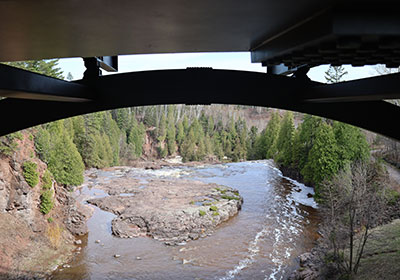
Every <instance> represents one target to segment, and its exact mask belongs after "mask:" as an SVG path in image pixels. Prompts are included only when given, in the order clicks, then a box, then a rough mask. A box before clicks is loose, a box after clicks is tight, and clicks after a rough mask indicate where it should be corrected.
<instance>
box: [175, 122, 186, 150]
mask: <svg viewBox="0 0 400 280" xmlns="http://www.w3.org/2000/svg"><path fill="white" fill-rule="evenodd" d="M184 139H185V130H184V128H183V123H182V121H179V122H178V125H177V133H176V142H178V146H179V147H180V146H181V145H182V142H183V140H184Z"/></svg>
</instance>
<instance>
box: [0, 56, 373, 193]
mask: <svg viewBox="0 0 400 280" xmlns="http://www.w3.org/2000/svg"><path fill="white" fill-rule="evenodd" d="M10 64H11V65H13V66H16V67H20V68H24V69H27V70H30V71H34V72H38V73H42V74H45V75H48V76H52V77H57V78H63V73H62V72H61V70H60V69H59V68H58V67H57V60H48V61H28V62H14V63H10ZM339 70H340V69H339ZM344 74H345V73H341V72H340V71H339V72H338V69H337V70H336V72H335V75H333V74H332V73H328V72H327V76H328V77H332V79H333V80H328V82H337V81H338V80H340V79H341V78H342V76H343V75H344ZM68 76H69V77H70V76H71V75H70V74H69V75H68ZM70 79H71V77H70ZM295 114H296V118H295V115H294V113H292V112H285V113H283V112H282V111H279V110H273V109H267V108H254V107H246V106H233V105H211V106H201V105H198V106H186V105H168V106H167V105H161V106H146V107H135V108H121V109H116V110H112V111H104V112H97V113H92V114H87V115H83V116H77V117H73V118H69V119H65V120H59V121H56V122H53V123H48V124H44V125H41V126H38V127H36V128H34V129H32V135H33V137H34V140H35V147H36V151H37V154H38V156H39V157H40V159H42V160H43V161H44V162H46V163H47V164H48V167H49V170H50V171H51V173H52V174H53V176H54V178H55V179H56V180H57V182H59V183H61V184H66V185H79V184H80V183H81V182H82V180H83V176H82V174H83V170H84V168H85V167H86V168H91V167H95V168H103V167H108V166H115V165H120V164H129V162H130V161H132V160H137V159H140V158H142V159H148V158H149V157H155V158H165V157H169V156H176V155H180V156H182V159H183V161H203V160H219V161H241V160H253V159H266V158H273V159H274V160H275V161H276V162H277V163H278V164H279V165H280V166H281V167H282V168H289V169H291V170H295V171H296V172H297V174H298V175H301V177H302V178H303V179H304V181H305V182H306V183H308V184H311V185H314V186H315V187H316V188H317V194H318V186H319V185H320V183H321V182H322V181H323V180H324V179H326V178H329V177H331V176H333V175H334V174H336V173H337V172H338V171H339V170H340V169H343V168H344V167H345V166H346V165H348V164H350V163H351V162H354V161H357V160H361V161H363V160H366V159H368V158H369V147H368V143H367V141H366V138H365V135H364V134H363V133H362V132H361V130H360V129H358V128H356V127H353V126H350V125H347V124H343V123H339V122H336V121H331V120H326V119H323V118H319V117H315V116H309V115H304V116H303V115H301V114H298V113H295ZM257 118H260V120H261V121H260V120H259V121H258V122H254V120H255V119H257ZM267 120H268V121H267ZM248 123H251V126H250V125H248ZM13 137H14V136H12V135H9V136H6V137H3V138H2V140H1V144H0V151H3V152H7V151H8V150H12V149H13V144H12V143H13Z"/></svg>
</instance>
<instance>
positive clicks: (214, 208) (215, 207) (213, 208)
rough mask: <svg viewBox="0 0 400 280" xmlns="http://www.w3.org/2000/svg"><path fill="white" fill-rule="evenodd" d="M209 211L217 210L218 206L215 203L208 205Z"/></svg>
mask: <svg viewBox="0 0 400 280" xmlns="http://www.w3.org/2000/svg"><path fill="white" fill-rule="evenodd" d="M210 211H218V207H217V206H215V205H212V206H210Z"/></svg>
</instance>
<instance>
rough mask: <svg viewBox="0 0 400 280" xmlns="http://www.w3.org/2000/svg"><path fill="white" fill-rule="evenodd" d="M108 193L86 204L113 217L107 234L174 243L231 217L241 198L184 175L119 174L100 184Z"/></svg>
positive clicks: (208, 230) (201, 234)
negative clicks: (143, 179) (145, 178)
mask: <svg viewBox="0 0 400 280" xmlns="http://www.w3.org/2000/svg"><path fill="white" fill-rule="evenodd" d="M96 188H101V189H102V190H104V191H105V192H107V193H108V194H109V196H106V197H102V198H94V199H89V200H88V202H89V203H90V204H93V205H96V206H98V207H99V208H101V209H102V210H105V211H109V212H112V213H114V214H115V215H117V217H116V218H115V219H114V220H113V221H112V232H113V234H114V235H116V236H118V237H122V238H133V237H138V236H149V237H152V238H154V239H157V240H160V241H163V242H165V243H166V244H168V245H176V244H180V243H182V242H186V241H189V240H193V239H198V238H200V237H204V236H206V235H207V234H210V233H211V232H212V230H213V229H214V228H215V227H216V226H217V225H218V224H220V223H222V222H224V221H226V220H228V219H229V218H230V217H232V216H234V215H236V214H237V213H238V211H239V210H240V209H241V205H242V202H243V199H242V197H241V196H240V195H239V193H238V191H237V190H235V189H232V188H229V187H225V186H218V185H216V184H206V183H202V182H198V181H189V180H183V179H151V180H148V181H147V182H146V184H143V182H141V181H140V180H137V179H134V178H129V177H126V176H122V177H119V178H114V179H112V180H111V181H107V182H100V183H98V184H97V185H96Z"/></svg>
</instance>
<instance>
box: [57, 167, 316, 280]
mask: <svg viewBox="0 0 400 280" xmlns="http://www.w3.org/2000/svg"><path fill="white" fill-rule="evenodd" d="M113 176H132V177H134V178H139V179H140V180H142V182H143V188H145V187H146V179H150V178H154V177H165V178H169V177H175V178H176V177H178V178H184V179H189V180H200V181H203V182H207V183H217V184H220V185H225V186H229V187H233V188H235V189H238V190H239V192H240V195H241V196H242V197H243V199H244V203H243V205H242V210H241V211H240V212H239V214H238V215H237V216H235V217H233V218H231V219H230V220H229V221H227V222H224V223H222V224H221V225H219V226H218V227H217V228H216V230H215V231H214V233H213V234H211V235H210V236H207V237H205V238H200V239H198V240H194V241H190V242H188V243H186V244H181V245H180V246H166V245H164V244H163V243H162V242H159V241H157V240H154V239H151V238H148V237H138V238H132V239H121V238H118V237H115V236H113V235H112V234H111V221H112V219H113V218H114V217H115V215H114V214H112V213H109V212H106V211H103V210H100V209H99V208H97V207H95V206H90V207H93V208H94V214H93V216H92V217H91V218H90V219H89V221H88V227H89V234H88V235H87V236H85V237H83V238H82V245H81V251H80V254H79V255H78V256H77V257H76V258H75V260H74V261H73V262H72V263H70V264H69V265H67V266H65V267H64V268H60V269H58V270H57V271H56V272H55V273H54V274H53V275H52V279H271V280H272V279H286V278H287V277H288V276H289V275H290V274H291V273H292V271H293V270H294V269H295V268H297V266H298V264H297V261H296V256H298V255H300V254H301V253H303V252H305V251H307V250H309V249H311V248H312V247H313V242H314V241H315V239H316V238H317V236H316V234H315V232H316V228H317V224H318V210H317V205H316V203H315V202H314V200H313V199H312V198H309V197H308V194H313V189H312V188H309V187H307V186H304V185H303V184H300V183H298V182H296V181H294V180H292V179H290V178H287V177H285V176H283V175H282V173H281V172H280V171H279V170H278V169H277V168H276V167H275V166H274V164H273V162H272V161H268V160H265V161H252V162H241V163H229V164H219V165H206V166H201V167H179V168H163V169H160V170H144V169H137V168H124V169H123V171H121V170H118V169H117V170H115V171H102V170H97V171H96V176H95V177H89V176H86V178H85V183H84V184H83V185H82V187H81V188H79V190H77V192H76V195H77V198H78V199H79V200H80V201H82V202H85V201H86V200H87V199H89V198H93V197H102V196H107V194H106V193H105V192H104V191H102V190H100V189H97V188H96V185H98V184H99V183H101V181H102V180H105V181H107V180H110V179H112V178H113ZM123 195H130V194H123ZM116 256H117V257H116Z"/></svg>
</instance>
